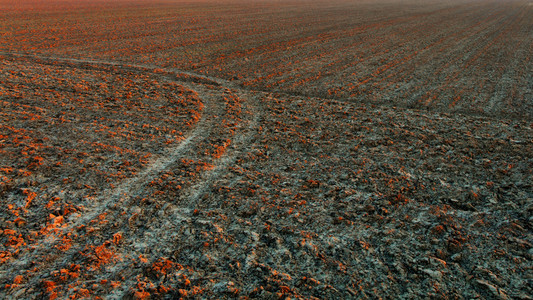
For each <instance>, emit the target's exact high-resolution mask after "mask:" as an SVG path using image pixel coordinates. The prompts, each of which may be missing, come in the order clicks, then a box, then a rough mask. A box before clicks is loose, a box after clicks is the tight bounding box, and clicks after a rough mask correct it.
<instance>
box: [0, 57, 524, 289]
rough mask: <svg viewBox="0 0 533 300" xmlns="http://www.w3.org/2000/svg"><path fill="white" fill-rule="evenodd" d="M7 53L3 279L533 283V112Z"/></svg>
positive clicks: (0, 186)
mask: <svg viewBox="0 0 533 300" xmlns="http://www.w3.org/2000/svg"><path fill="white" fill-rule="evenodd" d="M0 58H1V62H0V63H1V64H2V68H1V69H0V82H2V84H0V107H1V109H0V118H1V123H0V201H1V202H0V205H1V209H0V224H1V226H2V227H1V230H0V244H1V245H2V246H1V248H0V250H1V251H0V284H1V286H2V289H0V297H2V298H19V299H28V298H50V299H54V298H67V297H71V298H75V299H77V298H96V297H101V298H106V299H120V298H125V297H126V298H155V299H159V298H162V299H171V298H172V299H175V298H180V297H183V298H243V299H246V298H272V299H278V298H284V299H286V298H301V299H316V298H320V299H322V298H325V299H347V298H361V299H365V298H371V299H375V298H380V297H381V298H457V299H472V298H495V299H511V298H513V299H531V295H532V294H533V270H532V267H533V264H532V258H533V246H532V243H533V234H532V226H533V171H532V170H533V122H532V120H531V119H524V118H522V119H506V118H504V117H501V116H499V117H490V116H475V115H468V114H459V113H454V114H449V113H444V112H434V111H426V110H416V109H408V108H400V107H393V106H387V105H379V106H378V105H371V104H368V103H364V101H361V102H360V103H355V102H353V101H342V100H331V99H324V98H315V97H303V96H295V95H290V94H282V93H270V92H264V91H254V90H251V89H245V88H241V87H239V86H236V85H235V84H232V83H231V82H227V81H224V80H219V79H217V78H209V77H205V76H199V75H198V76H196V75H194V74H190V73H183V72H180V71H179V70H174V69H161V68H156V67H152V66H135V65H117V64H114V63H112V62H98V61H82V60H68V59H51V58H35V57H33V58H32V57H19V56H10V55H5V56H2V57H0Z"/></svg>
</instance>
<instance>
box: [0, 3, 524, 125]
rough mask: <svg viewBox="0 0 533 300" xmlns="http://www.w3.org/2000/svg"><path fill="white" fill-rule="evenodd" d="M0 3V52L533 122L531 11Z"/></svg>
mask: <svg viewBox="0 0 533 300" xmlns="http://www.w3.org/2000/svg"><path fill="white" fill-rule="evenodd" d="M311 3H312V4H310V3H309V2H308V1H181V0H177V1H137V2H132V1H117V2H103V1H76V2H69V1H52V2H50V1H45V2H42V1H34V2H31V1H23V2H21V1H5V0H4V1H2V4H1V5H2V6H1V10H0V17H1V18H2V22H0V34H1V37H2V38H1V39H0V50H1V51H5V52H13V51H14V52H23V53H32V54H35V53H39V54H44V55H53V56H67V57H83V58H87V57H92V58H98V59H107V60H113V61H124V62H133V63H148V64H154V65H158V66H165V67H177V68H180V69H186V70H193V71H195V72H198V73H202V74H209V75H212V76H216V77H222V78H225V79H231V80H235V81H236V82H238V83H239V84H241V85H242V86H244V87H249V88H252V89H266V90H269V91H271V90H277V91H283V92H288V93H291V94H302V95H308V96H320V97H327V98H336V99H350V100H353V101H356V102H374V103H387V104H391V105H397V106H405V107H416V108H425V107H429V108H432V109H433V108H435V109H438V110H440V111H466V112H475V113H481V114H489V115H502V116H506V117H525V118H531V116H532V115H533V105H532V103H531V102H532V101H531V99H533V84H532V82H533V63H532V62H531V56H532V53H533V6H532V4H531V1H529V0H516V1H514V0H510V1H500V0H498V1H490V0H488V1H477V0H474V1H467V0H465V1H433V0H430V1H420V0H408V1H397V0H390V1H365V0H363V1H360V0H358V1H339V0H334V1H312V2H311Z"/></svg>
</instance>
